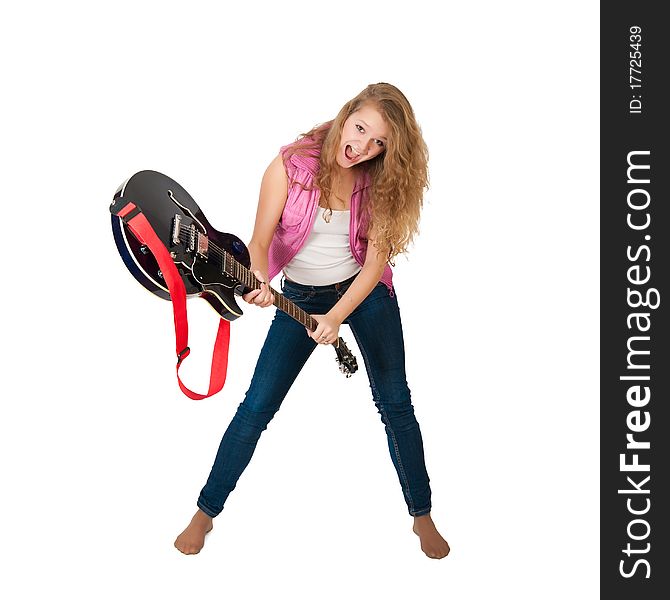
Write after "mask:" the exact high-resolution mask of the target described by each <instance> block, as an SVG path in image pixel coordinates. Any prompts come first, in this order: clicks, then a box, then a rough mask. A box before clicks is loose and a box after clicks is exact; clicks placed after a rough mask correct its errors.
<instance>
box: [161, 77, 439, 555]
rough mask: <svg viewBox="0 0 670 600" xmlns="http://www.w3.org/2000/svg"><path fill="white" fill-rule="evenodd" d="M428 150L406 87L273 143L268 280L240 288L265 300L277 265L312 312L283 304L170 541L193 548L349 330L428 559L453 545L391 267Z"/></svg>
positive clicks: (367, 97) (266, 213) (264, 198)
mask: <svg viewBox="0 0 670 600" xmlns="http://www.w3.org/2000/svg"><path fill="white" fill-rule="evenodd" d="M427 158H428V152H427V149H426V145H425V143H424V141H423V138H422V137H421V130H420V128H419V126H418V125H417V123H416V120H415V117H414V112H413V110H412V107H411V106H410V104H409V102H408V101H407V99H406V98H405V96H404V95H403V94H402V93H401V92H400V90H398V89H397V88H396V87H394V86H392V85H390V84H387V83H378V84H374V85H369V86H368V87H367V88H366V89H365V90H363V91H362V92H361V93H360V94H359V95H358V96H356V97H355V98H354V99H353V100H351V101H350V102H347V103H346V104H345V105H344V107H343V108H342V110H340V112H339V114H338V115H337V117H336V118H335V119H334V120H333V121H331V122H328V123H326V124H324V125H321V126H318V127H315V128H314V129H312V130H311V131H310V132H309V133H306V134H303V135H302V136H301V137H300V138H299V139H298V141H297V142H294V143H293V144H289V145H288V146H284V147H282V148H281V150H280V153H279V155H278V156H277V157H276V158H275V159H274V160H273V161H272V163H271V164H270V166H269V167H268V169H267V170H266V172H265V175H264V176H263V181H262V184H261V191H260V200H259V204H258V211H257V214H256V223H255V226H254V232H253V236H252V239H251V242H250V243H249V246H248V248H249V253H250V255H251V269H252V270H253V272H254V273H255V275H256V277H257V278H258V279H259V280H260V281H261V282H263V283H262V285H261V287H260V289H256V290H253V291H251V292H249V293H247V294H245V295H244V296H243V298H244V300H245V301H246V302H248V303H249V304H255V305H257V306H261V307H267V306H271V305H272V304H273V302H274V296H273V294H272V292H271V291H270V288H269V285H268V284H269V282H270V281H271V280H272V279H273V278H274V277H275V275H277V274H278V273H279V272H280V271H282V270H283V273H284V277H283V287H282V291H283V293H284V295H285V296H286V297H287V298H288V299H289V300H291V301H293V302H294V303H296V304H297V305H299V306H300V307H301V308H302V309H303V310H305V311H306V312H307V313H309V314H311V315H312V316H313V317H314V320H315V321H316V322H318V327H317V328H316V329H315V330H314V331H309V330H306V329H305V328H304V327H303V326H302V325H300V323H298V322H297V321H295V320H294V319H292V318H291V317H289V316H288V315H286V314H285V313H283V312H282V311H279V310H278V311H277V312H276V314H275V317H274V320H273V321H272V324H271V326H270V329H269V331H268V335H267V338H266V340H265V344H264V345H263V348H262V350H261V353H260V356H259V358H258V362H257V364H256V369H255V372H254V375H253V378H252V381H251V385H250V387H249V390H248V391H247V393H246V396H245V399H244V401H243V402H242V403H241V404H240V405H239V407H238V409H237V413H236V414H235V416H234V418H233V420H232V421H231V423H230V425H229V426H228V429H227V430H226V432H225V434H224V436H223V439H222V440H221V444H220V446H219V450H218V452H217V455H216V459H215V461H214V465H213V466H212V470H211V473H210V475H209V478H208V480H207V483H206V484H205V486H204V487H203V488H202V490H201V492H200V496H199V498H198V501H197V506H198V511H197V512H196V514H195V515H194V516H193V518H192V520H191V522H190V524H189V525H188V527H187V528H186V529H185V530H184V531H183V532H182V533H181V534H180V535H179V536H178V537H177V539H176V540H175V544H174V545H175V546H176V547H177V548H178V549H179V550H180V551H181V552H183V553H185V554H195V553H197V552H199V551H200V549H201V548H202V546H203V545H204V539H205V535H206V534H207V532H209V531H210V530H211V529H212V526H213V525H212V519H213V518H214V517H216V516H217V515H218V514H219V513H220V512H221V511H222V509H223V504H224V502H225V500H226V498H227V497H228V494H229V493H230V492H231V491H232V490H233V489H234V488H235V485H236V484H237V481H238V479H239V477H240V475H241V474H242V472H243V471H244V469H245V467H246V466H247V464H248V463H249V461H250V460H251V456H252V454H253V452H254V449H255V448H256V444H257V442H258V439H259V438H260V435H261V433H262V432H263V431H264V430H265V429H266V427H267V425H268V423H269V422H270V420H271V419H272V417H273V416H274V414H275V413H276V412H277V410H278V409H279V407H280V405H281V402H282V400H283V399H284V397H285V396H286V394H287V392H288V390H289V388H290V387H291V385H292V384H293V382H294V380H295V378H296V377H297V376H298V373H299V372H300V370H301V369H302V367H303V365H304V364H305V362H306V361H307V359H308V358H309V356H310V354H311V353H312V351H313V350H314V348H315V347H316V345H317V344H332V343H334V342H336V341H337V339H338V336H339V333H338V331H339V327H340V325H341V324H342V323H346V324H347V325H349V326H350V328H351V331H352V332H353V334H354V337H355V338H356V342H357V343H358V346H359V348H360V350H361V353H362V355H363V359H364V362H365V367H366V369H367V373H368V377H369V380H370V387H371V389H372V393H373V399H374V402H375V405H376V407H377V410H378V412H379V413H380V415H381V419H382V422H383V423H384V425H385V428H386V434H387V438H388V444H389V450H390V454H391V460H392V461H393V465H394V466H395V469H396V471H397V473H398V479H399V481H400V485H401V488H402V491H403V494H404V498H405V502H406V503H407V507H408V510H409V513H410V515H412V516H413V517H414V526H413V529H414V532H415V533H416V534H417V535H418V536H419V538H420V540H421V549H422V550H423V551H424V552H425V553H426V555H427V556H429V557H431V558H443V557H445V556H446V555H447V554H448V553H449V545H448V544H447V542H446V541H445V540H444V538H443V537H442V536H441V535H440V534H439V532H438V531H437V529H436V528H435V525H434V523H433V521H432V519H431V517H430V510H431V491H430V485H429V478H428V473H427V472H426V466H425V462H424V456H423V441H422V438H421V432H420V430H419V424H418V423H417V421H416V418H415V416H414V408H413V406H412V403H411V400H410V391H409V388H408V387H407V381H406V378H405V355H404V344H403V334H402V325H401V321H400V313H399V310H398V301H397V298H396V295H395V289H394V288H393V283H392V272H391V268H390V266H389V263H390V264H393V263H392V262H391V261H392V259H393V258H394V257H395V256H396V255H398V254H399V253H402V252H406V251H407V247H408V245H409V243H410V242H411V240H412V238H413V236H414V235H415V234H416V232H417V230H418V222H419V216H420V210H421V207H422V203H423V192H424V189H425V188H426V186H427V183H428V172H427Z"/></svg>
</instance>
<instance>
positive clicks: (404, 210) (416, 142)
mask: <svg viewBox="0 0 670 600" xmlns="http://www.w3.org/2000/svg"><path fill="white" fill-rule="evenodd" d="M364 105H366V106H372V107H374V108H376V109H377V110H378V111H379V113H380V114H381V115H382V118H383V119H384V121H385V122H386V124H387V125H388V127H389V136H388V140H387V144H386V149H385V151H384V152H382V153H381V154H379V155H377V156H375V157H374V158H372V159H370V160H368V161H365V162H362V163H359V164H357V165H354V166H353V167H352V168H354V169H363V170H365V171H367V172H368V173H369V174H370V177H371V187H370V188H369V190H368V192H369V193H368V201H367V202H365V203H364V206H363V209H364V210H367V211H368V217H369V220H370V227H371V228H372V227H374V228H375V232H376V235H375V240H374V245H375V247H376V248H377V249H378V250H379V251H380V252H385V253H387V254H388V261H389V262H390V263H391V264H392V265H393V264H394V263H393V262H392V261H393V258H394V257H395V256H397V255H398V254H401V253H404V252H407V250H408V247H409V245H410V244H411V243H412V241H413V239H414V237H415V235H416V234H417V233H418V231H419V218H420V215H421V208H422V207H423V194H424V191H425V190H426V189H428V148H427V146H426V143H425V142H424V140H423V137H422V135H421V128H420V127H419V125H418V123H417V122H416V118H415V116H414V111H413V110H412V107H411V105H410V103H409V101H408V100H407V98H406V97H405V95H404V94H403V93H402V92H401V91H400V90H399V89H398V88H396V87H395V86H393V85H391V84H389V83H374V84H371V85H369V86H367V87H366V88H365V89H364V90H363V91H362V92H361V93H360V94H358V95H357V96H356V97H355V98H353V99H352V100H350V101H349V102H347V103H346V104H345V105H344V106H343V107H342V109H341V110H340V112H339V113H338V115H337V116H336V117H335V119H333V120H332V121H328V122H327V123H323V124H321V125H317V126H316V127H314V128H312V129H311V130H310V131H308V132H307V133H303V134H301V135H300V136H299V137H298V140H297V143H296V144H295V145H293V146H292V147H291V148H290V149H289V150H288V151H287V153H286V154H285V155H284V160H288V158H289V157H290V155H291V154H293V153H298V154H302V155H313V152H314V150H317V149H318V150H319V156H320V158H319V161H320V167H319V171H318V173H317V174H316V177H315V179H314V185H315V186H316V187H318V188H319V189H320V190H321V194H322V196H324V198H325V199H326V201H327V200H328V198H329V196H330V194H331V193H332V185H333V179H334V176H335V174H336V172H337V163H336V160H335V159H336V153H337V148H338V146H339V143H340V138H341V135H342V129H343V127H344V122H345V121H346V120H347V119H348V118H349V116H350V115H351V114H352V113H354V112H356V111H357V110H359V109H360V108H361V107H363V106H364Z"/></svg>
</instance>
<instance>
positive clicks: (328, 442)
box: [0, 0, 599, 600]
mask: <svg viewBox="0 0 670 600" xmlns="http://www.w3.org/2000/svg"><path fill="white" fill-rule="evenodd" d="M439 5H440V3H435V2H424V1H418V0H415V1H413V2H406V3H399V2H389V1H388V0H387V1H385V2H363V3H358V2H344V1H343V2H337V3H335V2H306V1H305V2H303V1H285V2H280V3H270V2H267V3H248V4H245V5H242V4H241V3H234V4H229V5H224V4H223V3H214V2H212V3H206V2H191V3H189V6H188V8H185V6H186V5H185V4H184V3H176V2H132V3H131V2H121V1H117V2H114V3H108V4H107V6H106V7H105V8H102V7H101V6H100V5H98V4H96V3H85V2H59V3H47V2H27V3H23V4H22V5H21V8H20V9H16V8H14V9H9V11H7V10H4V11H3V17H2V20H1V21H2V24H1V25H0V28H1V30H2V31H1V32H0V50H1V51H2V56H3V65H2V86H3V90H4V91H3V93H2V97H1V99H0V102H2V134H1V135H2V138H3V141H2V149H1V150H0V151H1V152H2V162H1V165H2V172H3V184H4V185H3V194H2V217H1V218H2V222H3V223H2V225H3V226H2V230H3V231H4V232H5V234H6V235H5V238H4V240H5V243H4V244H3V246H4V265H5V267H4V277H3V278H2V282H3V283H2V290H3V300H4V301H5V304H7V301H8V304H9V306H8V307H7V306H6V307H5V308H4V309H3V313H2V315H3V316H2V322H3V325H2V338H3V342H2V344H0V346H1V347H2V350H1V352H2V356H1V357H0V358H1V359H2V363H1V364H2V365H3V376H2V386H3V393H2V397H3V398H2V418H1V420H0V423H1V424H0V434H1V435H0V450H1V455H2V481H3V489H4V492H3V496H2V500H1V502H2V511H1V513H0V514H1V516H0V518H1V519H2V522H1V523H0V530H1V531H2V533H3V536H2V543H1V544H0V556H1V559H2V570H3V577H2V583H0V585H1V586H5V587H8V588H13V591H12V592H11V595H9V596H7V595H6V594H3V595H4V596H5V597H11V598H36V597H51V596H54V595H60V594H64V595H67V597H69V598H100V599H103V598H104V599H106V598H122V597H123V598H140V597H151V598H163V599H168V598H182V597H190V598H197V597H233V594H234V597H241V598H266V597H267V598H272V597H289V595H290V597H292V598H296V599H307V598H326V599H331V598H342V597H353V598H363V597H368V598H386V599H405V598H409V597H411V598H423V597H433V598H435V597H437V598H457V599H459V600H460V599H470V598H476V599H480V598H492V597H509V598H511V597H513V598H517V599H522V598H523V599H525V598H529V599H531V598H532V599H535V598H543V599H548V598H563V597H565V596H566V595H568V594H570V595H572V596H574V597H578V598H594V597H596V595H597V592H598V569H599V561H598V534H599V531H598V527H599V525H598V493H599V492H598V489H599V488H598V444H599V433H598V422H597V419H598V369H599V364H598V340H597V338H598V301H599V298H598V274H599V273H598V244H599V232H598V172H599V156H598V134H599V131H598V126H599V125H598V119H599V114H598V94H599V91H598V90H599V88H598V86H599V81H598V80H599V77H598V47H599V33H598V31H599V24H598V6H597V3H595V2H590V3H584V2H573V1H569V2H562V3H560V4H559V3H552V4H546V3H537V2H530V1H529V2H519V1H517V2H505V3H502V2H471V3H463V2H458V3H455V2H450V3H442V5H441V6H439ZM438 6H439V10H438ZM378 81H387V82H391V83H393V84H395V85H397V86H398V87H399V88H400V89H402V90H403V91H404V93H405V94H406V95H407V97H408V98H409V100H410V102H411V103H412V105H413V107H414V109H415V112H416V115H417V118H418V120H419V122H420V124H421V126H422V129H423V132H424V136H425V139H426V141H427V143H428V145H429V149H430V153H431V155H430V156H431V162H430V165H431V188H430V190H429V192H428V193H427V194H426V198H425V209H424V213H423V220H422V226H421V234H420V236H419V237H418V238H417V241H416V244H415V245H414V247H413V248H412V251H411V252H410V254H409V255H408V259H405V258H399V259H398V260H397V267H396V269H395V285H396V289H397V294H398V300H399V304H400V309H401V314H402V317H403V323H404V327H405V343H406V349H407V353H408V359H407V372H408V381H409V385H410V388H411V390H412V398H413V401H414V405H415V410H416V414H417V417H418V419H419V422H420V424H421V428H422V432H423V437H424V442H425V451H426V461H427V466H428V470H429V474H430V477H431V485H432V489H433V512H432V516H433V519H434V521H435V523H436V524H437V526H438V528H439V529H440V531H441V532H442V533H443V534H444V535H445V537H446V538H447V540H448V541H449V543H450V544H451V547H452V552H451V554H450V556H449V557H448V558H446V559H444V560H441V561H436V560H430V559H428V558H427V557H426V556H425V555H424V554H423V553H422V552H421V551H420V549H419V540H418V538H417V537H416V536H415V535H414V534H413V533H412V529H411V526H412V519H411V517H410V516H409V515H408V514H407V509H406V506H405V503H404V501H403V499H402V492H401V489H400V486H399V483H398V481H397V477H396V474H395V471H394V469H393V466H392V463H391V460H390V457H389V455H388V449H387V447H386V437H385V433H384V427H383V424H382V423H381V421H380V419H379V415H378V414H377V413H376V410H375V408H374V404H373V402H372V399H371V394H370V390H369V387H368V381H367V377H366V374H365V371H364V369H363V368H361V370H360V371H359V372H358V373H357V374H356V375H355V376H354V377H352V378H351V379H349V380H347V379H345V378H344V377H343V376H342V375H341V374H340V373H339V372H338V371H337V369H336V365H335V363H334V360H333V359H334V353H333V352H332V349H330V348H325V347H324V348H318V349H317V350H316V351H315V353H314V355H313V357H312V358H311V359H310V361H309V362H308V365H307V367H306V368H305V370H304V371H303V373H301V375H300V376H299V378H298V380H297V381H296V383H295V385H294V387H293V388H292V390H291V391H290V393H289V396H288V397H287V399H286V400H285V403H284V405H283V407H282V409H281V410H280V411H279V413H278V414H277V416H276V417H275V419H274V420H273V421H272V423H271V424H270V426H269V428H268V430H267V431H266V432H265V433H264V434H263V436H262V438H261V441H260V443H259V446H258V449H257V452H256V454H255V455H254V458H253V460H252V462H251V464H250V466H249V468H248V469H247V470H246V471H245V473H244V474H243V476H242V478H241V479H240V482H239V485H238V487H237V489H236V490H235V491H234V492H233V493H232V494H231V496H230V498H229V500H228V502H227V504H226V507H225V509H224V512H223V513H222V514H221V515H220V516H219V517H217V518H216V519H215V521H214V525H215V526H214V530H213V532H212V533H211V534H209V535H208V537H207V541H206V545H205V548H204V549H203V551H202V552H201V553H200V554H198V555H195V556H184V555H182V554H181V553H180V552H178V551H177V550H176V549H175V548H174V547H173V541H174V539H175V537H176V536H177V534H178V533H179V532H180V531H182V529H183V528H184V527H185V526H186V525H187V523H188V522H189V520H190V518H191V516H192V515H193V513H194V512H195V510H196V506H195V501H196V499H197V496H198V493H199V491H200V489H201V487H202V485H203V484H204V482H205V480H206V477H207V475H208V473H209V469H210V467H211V464H212V461H213V459H214V456H215V453H216V449H217V448H218V444H219V441H220V438H221V435H222V434H223V431H224V430H225V428H226V426H227V425H228V423H229V421H230V419H231V418H232V416H233V414H234V412H235V410H236V408H237V405H238V404H239V403H240V402H241V401H242V399H243V397H244V392H245V391H246V389H247V387H248V384H249V381H250V378H251V374H252V372H253V368H254V366H255V361H256V358H257V356H258V352H259V350H260V347H261V345H262V343H263V340H264V336H265V332H266V331H267V328H268V326H269V323H270V321H271V319H272V315H273V312H274V309H273V308H271V309H260V308H257V307H250V306H248V305H243V307H242V308H243V310H244V312H245V315H244V317H243V318H241V319H238V320H237V321H235V322H234V323H233V324H232V342H231V359H230V368H229V375H228V382H227V384H226V387H225V388H224V390H223V392H222V393H220V394H218V395H217V396H215V397H213V398H211V399H208V400H205V401H202V402H194V401H191V400H189V399H187V398H186V397H185V396H183V395H182V394H181V392H180V391H179V389H178V387H177V383H176V379H175V377H174V331H173V328H172V313H171V306H170V304H169V303H168V302H165V301H162V300H160V299H158V298H156V297H154V296H152V295H151V294H149V293H148V292H146V291H145V290H144V289H143V288H142V287H141V286H140V285H139V284H138V283H137V282H136V281H135V280H134V279H133V278H132V277H131V276H130V275H129V273H128V272H127V270H126V269H125V267H124V266H123V263H122V262H121V260H120V258H119V256H118V253H117V251H116V248H115V246H114V242H113V239H112V235H111V229H110V223H109V219H110V217H109V213H108V205H109V203H110V201H111V199H112V195H113V193H114V191H115V190H116V188H117V186H118V185H119V184H121V183H122V182H123V181H124V180H125V179H126V178H128V177H129V176H130V175H132V174H133V173H135V172H136V171H139V170H142V169H155V170H158V171H161V172H163V173H166V174H168V175H169V176H171V177H172V178H174V179H176V180H177V181H178V182H179V183H181V184H182V185H183V186H184V187H185V188H186V189H187V190H188V191H189V193H190V194H191V195H192V196H193V197H194V198H195V199H196V201H197V202H198V203H199V205H200V206H201V208H202V209H203V211H204V213H205V214H206V215H207V217H208V219H209V221H210V222H211V223H212V224H213V225H214V227H216V228H217V229H219V230H222V231H226V232H232V233H235V234H236V235H239V236H240V237H241V238H242V239H243V240H245V241H247V242H248V240H249V238H250V236H251V232H252V227H253V221H254V217H255V211H256V202H257V198H258V189H259V184H260V178H261V176H262V173H263V171H264V169H265V168H266V166H267V164H268V163H269V162H270V161H271V160H272V158H273V157H274V156H275V155H276V153H277V151H278V148H279V146H281V145H283V144H285V143H287V142H289V141H291V140H292V139H295V137H296V136H297V135H298V134H299V133H301V132H304V131H307V130H308V129H309V128H311V127H312V126H313V125H315V124H316V123H319V122H323V121H326V120H328V119H331V118H333V117H334V116H335V114H336V113H337V111H338V110H339V108H340V107H341V106H342V104H344V102H345V101H347V100H348V99H350V98H351V97H353V96H355V95H356V94H357V93H358V92H359V91H360V90H361V89H363V88H364V87H365V86H366V85H367V84H368V83H373V82H378ZM278 281H279V278H277V279H276V280H275V281H274V283H275V287H277V286H278ZM189 317H190V331H191V337H190V341H191V343H190V346H191V348H192V349H193V352H192V354H191V357H190V358H189V360H188V361H186V363H185V366H184V368H183V369H182V372H183V373H184V379H185V380H186V382H187V384H190V385H191V387H192V388H195V389H196V390H204V389H205V388H206V379H207V375H208V369H209V358H210V348H211V344H212V342H213V339H214V334H215V331H216V326H217V316H216V314H215V313H214V311H212V310H211V308H210V307H209V306H208V305H207V304H206V303H205V302H204V301H202V300H198V299H194V300H192V301H189ZM341 334H342V336H343V337H344V338H345V339H346V340H347V342H348V343H349V345H350V347H351V348H352V350H353V351H354V352H355V353H356V355H357V356H358V357H359V360H360V361H361V367H362V357H361V355H360V352H359V351H358V348H357V347H356V344H355V342H354V339H353V336H352V335H351V332H350V331H349V330H348V327H346V326H343V328H342V330H341Z"/></svg>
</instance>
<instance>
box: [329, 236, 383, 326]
mask: <svg viewBox="0 0 670 600" xmlns="http://www.w3.org/2000/svg"><path fill="white" fill-rule="evenodd" d="M373 240H374V232H371V234H370V236H368V251H367V254H366V256H365V263H363V268H362V269H361V270H360V271H359V272H358V275H356V278H355V279H354V281H353V282H352V283H351V285H350V286H349V289H348V290H347V291H346V292H345V293H344V296H342V298H340V299H339V301H338V302H337V304H335V306H333V308H331V309H330V310H329V311H328V313H327V315H326V317H329V318H331V319H333V320H334V321H336V322H337V323H338V324H341V323H342V322H343V321H344V320H345V319H346V318H347V317H348V316H349V315H350V314H351V313H352V312H354V310H355V309H356V307H357V306H358V305H359V304H360V303H361V302H363V300H365V299H366V298H367V297H368V295H369V294H370V292H371V291H372V290H373V289H374V287H375V286H376V285H377V284H378V283H379V279H380V278H381V276H382V274H383V273H384V268H385V267H386V257H387V253H385V252H379V251H378V250H377V248H375V247H374V245H373Z"/></svg>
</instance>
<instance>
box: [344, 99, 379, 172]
mask: <svg viewBox="0 0 670 600" xmlns="http://www.w3.org/2000/svg"><path fill="white" fill-rule="evenodd" d="M388 136H389V127H388V125H387V124H386V121H384V118H383V117H382V115H381V113H380V112H379V111H378V110H377V109H376V108H375V107H374V106H373V105H370V104H365V105H363V106H361V107H360V108H359V109H358V110H357V111H355V112H353V113H351V115H349V117H348V118H347V120H346V121H345V122H344V127H343V128H342V136H341V137H340V144H339V146H338V148H337V156H336V161H337V164H338V165H340V167H343V168H345V169H348V168H350V167H352V166H354V165H357V164H360V163H362V162H365V161H366V160H370V159H372V158H374V157H375V156H378V155H380V154H381V153H382V152H384V150H385V149H386V144H387V143H388Z"/></svg>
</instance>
